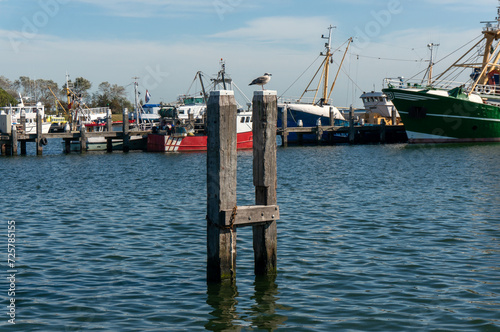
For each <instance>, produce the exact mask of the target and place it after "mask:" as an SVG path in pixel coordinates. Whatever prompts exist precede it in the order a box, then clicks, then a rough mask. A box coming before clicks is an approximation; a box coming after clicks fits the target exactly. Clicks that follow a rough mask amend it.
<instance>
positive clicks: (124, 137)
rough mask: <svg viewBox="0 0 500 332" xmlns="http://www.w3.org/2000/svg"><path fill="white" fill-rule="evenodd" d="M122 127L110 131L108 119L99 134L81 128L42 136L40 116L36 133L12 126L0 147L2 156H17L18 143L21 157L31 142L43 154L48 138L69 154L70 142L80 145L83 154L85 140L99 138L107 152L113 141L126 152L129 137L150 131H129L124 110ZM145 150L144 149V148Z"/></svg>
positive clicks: (37, 151)
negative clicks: (104, 143) (56, 139)
mask: <svg viewBox="0 0 500 332" xmlns="http://www.w3.org/2000/svg"><path fill="white" fill-rule="evenodd" d="M123 119H124V121H123V125H122V130H121V131H113V130H112V122H111V118H108V122H107V125H106V127H107V128H106V129H107V130H105V131H99V132H87V131H86V128H85V126H81V128H82V129H81V130H80V131H71V132H62V133H48V134H43V133H42V128H41V123H42V120H41V118H40V116H38V117H37V130H36V133H33V134H27V133H25V130H24V129H23V128H21V130H19V129H18V128H17V127H16V126H14V125H13V126H12V128H11V130H10V132H9V133H2V134H0V146H1V153H2V155H9V156H12V155H17V154H18V143H19V146H20V147H21V155H25V154H26V143H28V142H32V143H35V144H36V154H37V155H42V154H43V147H44V146H45V145H46V144H47V140H48V139H50V138H59V139H62V140H63V141H64V142H65V148H64V152H66V153H69V152H71V144H72V142H77V143H78V144H79V145H80V149H79V150H80V152H81V153H85V152H86V151H87V138H91V137H100V138H103V139H105V140H106V142H107V144H106V145H107V149H106V150H107V151H108V152H111V151H112V150H113V141H122V142H123V145H122V150H123V151H124V152H128V151H130V149H131V146H130V137H132V136H144V135H147V134H148V133H150V132H151V131H150V130H148V131H144V130H130V128H129V122H128V112H127V110H124V112H123ZM144 149H145V148H144Z"/></svg>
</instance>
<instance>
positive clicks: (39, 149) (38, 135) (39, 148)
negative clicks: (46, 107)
mask: <svg viewBox="0 0 500 332" xmlns="http://www.w3.org/2000/svg"><path fill="white" fill-rule="evenodd" d="M42 138H43V136H42V115H41V114H40V113H39V112H37V113H36V139H35V142H36V155H37V156H41V155H42V154H43V145H42Z"/></svg>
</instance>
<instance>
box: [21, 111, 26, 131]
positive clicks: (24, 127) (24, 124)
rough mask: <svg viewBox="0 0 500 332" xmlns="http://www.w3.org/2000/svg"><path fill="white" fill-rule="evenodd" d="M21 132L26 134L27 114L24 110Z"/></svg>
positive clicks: (22, 112)
mask: <svg viewBox="0 0 500 332" xmlns="http://www.w3.org/2000/svg"><path fill="white" fill-rule="evenodd" d="M21 130H22V132H23V134H24V133H26V113H25V111H24V110H21Z"/></svg>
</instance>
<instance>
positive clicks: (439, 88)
mask: <svg viewBox="0 0 500 332" xmlns="http://www.w3.org/2000/svg"><path fill="white" fill-rule="evenodd" d="M498 14H499V16H498V18H497V20H496V21H494V22H486V26H485V28H484V29H483V31H482V35H483V36H482V38H481V40H479V41H478V42H477V43H476V44H475V45H474V46H472V48H471V49H470V50H469V51H468V52H466V53H465V54H464V55H463V56H462V57H461V58H460V59H459V60H457V61H456V62H455V63H454V64H453V65H452V66H450V68H448V70H446V71H445V72H444V73H442V74H441V75H439V76H438V77H437V78H436V79H434V80H433V79H432V78H431V77H430V75H429V80H428V82H427V84H425V85H424V84H422V83H423V82H422V83H413V82H409V81H405V82H399V81H394V80H390V79H387V80H386V85H387V88H385V89H383V90H382V91H383V92H384V93H385V94H386V95H387V96H388V97H389V98H390V99H391V100H392V102H393V103H394V105H395V106H396V108H397V110H398V112H399V113H400V115H401V118H402V120H403V123H404V125H405V129H406V132H407V135H408V140H409V142H410V143H451V142H500V84H499V83H500V80H499V72H498V67H499V66H500V64H499V62H500V43H499V40H500V7H499V9H498ZM478 46H480V47H481V48H482V55H480V56H481V57H482V59H479V61H478V59H477V53H476V52H477V50H476V48H477V47H478ZM463 59H471V60H470V61H467V62H462V60H463ZM430 66H432V61H431V63H430ZM457 68H462V69H463V68H471V69H472V70H473V72H472V74H471V75H470V80H469V81H468V82H466V83H454V82H446V81H444V79H445V78H446V77H447V76H446V75H449V74H450V73H451V72H452V71H453V70H456V69H457ZM430 72H432V71H430ZM454 75H456V74H454Z"/></svg>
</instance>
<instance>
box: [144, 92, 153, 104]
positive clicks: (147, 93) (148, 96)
mask: <svg viewBox="0 0 500 332" xmlns="http://www.w3.org/2000/svg"><path fill="white" fill-rule="evenodd" d="M150 99H151V94H150V93H149V91H148V90H146V96H145V97H144V100H146V103H147V102H148V101H149V100H150Z"/></svg>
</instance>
